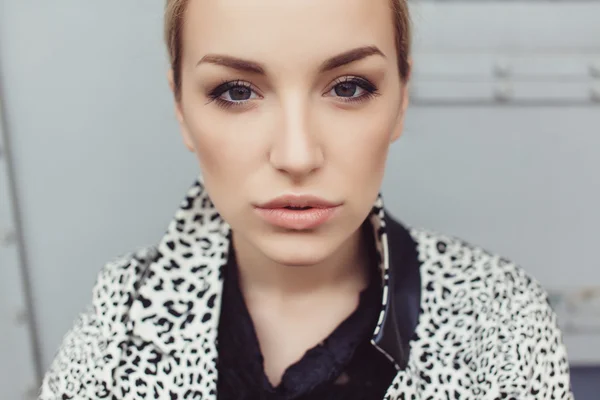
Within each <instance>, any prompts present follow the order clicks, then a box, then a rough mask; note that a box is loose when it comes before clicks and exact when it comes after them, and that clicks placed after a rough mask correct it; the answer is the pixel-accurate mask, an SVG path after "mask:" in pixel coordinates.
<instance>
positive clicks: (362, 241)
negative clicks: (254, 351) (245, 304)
mask: <svg viewBox="0 0 600 400" xmlns="http://www.w3.org/2000/svg"><path fill="white" fill-rule="evenodd" d="M367 234H371V235H372V232H370V226H367V227H366V229H365V228H364V224H363V227H361V228H359V229H357V230H356V232H354V233H353V234H352V235H351V236H350V237H349V238H348V239H347V240H346V241H345V242H344V243H343V244H342V245H341V246H340V247H339V248H338V249H337V250H336V251H335V252H334V253H333V254H331V255H330V256H329V257H328V258H326V259H325V260H323V261H321V262H319V263H316V264H312V265H308V266H290V265H285V264H281V263H278V262H276V261H273V260H271V259H269V258H268V257H266V256H265V255H264V254H263V253H262V252H260V251H259V250H258V249H256V247H254V246H252V245H251V244H250V243H248V242H247V241H245V240H243V239H242V238H239V237H237V236H236V235H235V234H234V235H233V246H234V249H235V254H236V262H237V266H238V271H239V277H240V286H241V289H242V292H244V293H245V294H249V293H255V292H257V291H259V292H261V293H264V294H272V295H275V296H302V295H305V294H313V293H315V292H319V291H329V290H331V289H335V290H336V291H337V290H341V291H347V290H348V291H352V292H360V291H362V290H364V289H365V288H366V287H367V285H368V283H369V282H368V281H369V264H370V258H369V250H368V249H367V242H368V241H367V240H366V237H365V235H367Z"/></svg>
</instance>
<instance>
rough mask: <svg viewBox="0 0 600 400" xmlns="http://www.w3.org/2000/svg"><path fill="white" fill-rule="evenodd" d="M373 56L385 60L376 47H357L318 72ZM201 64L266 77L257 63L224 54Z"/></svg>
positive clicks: (263, 70)
mask: <svg viewBox="0 0 600 400" xmlns="http://www.w3.org/2000/svg"><path fill="white" fill-rule="evenodd" d="M374 55H380V56H381V57H383V58H386V57H385V55H384V54H383V52H382V51H381V50H379V48H377V47H376V46H363V47H357V48H355V49H352V50H348V51H345V52H343V53H340V54H338V55H336V56H333V57H331V58H329V59H327V60H325V61H324V62H323V63H322V64H321V66H320V68H319V72H320V73H323V72H328V71H331V70H334V69H336V68H339V67H341V66H344V65H348V64H351V63H353V62H356V61H359V60H362V59H364V58H367V57H370V56H374ZM202 63H209V64H215V65H221V66H223V67H227V68H231V69H235V70H238V71H243V72H250V73H253V74H259V75H266V73H265V70H266V69H265V67H264V66H263V65H262V64H260V63H257V62H255V61H250V60H244V59H242V58H237V57H232V56H228V55H224V54H207V55H205V56H204V57H202V59H200V61H198V63H197V64H196V66H198V65H200V64H202Z"/></svg>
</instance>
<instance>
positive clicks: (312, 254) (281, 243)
mask: <svg viewBox="0 0 600 400" xmlns="http://www.w3.org/2000/svg"><path fill="white" fill-rule="evenodd" d="M290 236H293V237H290V238H265V239H267V240H265V242H263V243H256V245H257V246H258V248H260V249H261V251H262V253H263V254H264V255H265V256H266V257H267V258H269V259H271V260H273V261H274V262H276V263H278V264H282V265H287V266H290V267H310V266H312V265H316V264H319V263H322V262H323V261H325V260H327V259H328V258H329V257H330V256H331V255H333V253H335V251H336V250H337V248H338V247H339V243H337V241H335V240H332V239H333V238H331V237H330V238H327V239H324V238H322V237H317V236H311V235H310V234H309V235H305V237H301V236H300V237H298V236H296V235H290ZM270 239H271V240H270Z"/></svg>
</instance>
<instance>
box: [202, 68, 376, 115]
mask: <svg viewBox="0 0 600 400" xmlns="http://www.w3.org/2000/svg"><path fill="white" fill-rule="evenodd" d="M343 83H353V84H355V85H357V86H358V87H359V88H361V89H363V90H364V91H365V93H363V94H362V95H360V96H358V97H341V96H339V97H340V98H342V99H343V100H342V101H344V102H345V103H360V102H364V101H367V100H369V99H371V98H373V97H375V96H377V95H379V91H378V90H377V87H376V86H375V85H373V84H372V83H371V82H370V81H369V80H368V79H366V78H362V77H359V76H344V77H340V78H337V79H336V80H335V81H334V83H333V85H332V86H331V88H330V89H329V90H328V92H330V91H331V90H333V89H334V88H335V87H336V86H337V85H340V84H343ZM237 87H243V88H246V89H248V90H251V91H254V89H253V85H252V84H250V83H248V82H245V81H241V80H234V81H224V82H222V83H221V84H220V85H218V86H217V87H216V88H214V89H213V90H211V91H210V93H209V94H208V97H209V98H210V101H209V103H210V102H212V101H215V102H216V103H217V105H218V106H219V107H222V108H225V109H228V108H231V107H241V106H244V105H246V103H247V102H248V101H250V100H240V101H229V100H224V99H222V98H221V96H222V95H223V93H226V92H227V91H229V90H231V89H234V88H237Z"/></svg>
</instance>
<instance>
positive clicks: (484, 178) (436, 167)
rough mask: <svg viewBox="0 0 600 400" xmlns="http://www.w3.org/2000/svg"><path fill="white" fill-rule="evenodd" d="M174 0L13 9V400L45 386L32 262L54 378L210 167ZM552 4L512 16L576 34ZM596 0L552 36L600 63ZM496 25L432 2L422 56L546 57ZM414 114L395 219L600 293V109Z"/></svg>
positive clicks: (586, 357) (595, 349) (18, 5)
mask: <svg viewBox="0 0 600 400" xmlns="http://www.w3.org/2000/svg"><path fill="white" fill-rule="evenodd" d="M162 4H163V2H162V1H160V0H154V1H151V2H149V1H147V0H144V1H142V0H130V1H123V0H119V1H117V0H103V1H96V2H81V1H75V0H60V1H58V0H56V1H53V2H47V1H41V0H37V1H35V0H24V1H15V0H12V1H11V0H0V74H1V75H0V83H1V84H2V91H1V92H0V95H2V100H3V103H4V117H5V122H6V123H5V128H6V133H8V135H9V136H10V139H11V143H10V144H11V154H12V155H13V157H12V161H13V167H14V172H15V178H16V195H17V196H18V200H19V202H18V205H19V206H20V210H21V214H20V215H21V219H22V233H23V238H24V240H23V245H24V249H25V254H26V257H24V258H26V259H23V260H21V259H20V258H19V254H18V251H17V248H16V247H11V246H5V247H0V262H1V266H2V268H1V269H0V282H1V284H0V285H1V286H0V290H1V292H0V293H1V294H0V320H1V321H3V322H2V325H1V326H0V334H1V335H2V336H1V337H2V339H3V340H2V341H0V351H1V352H2V353H1V354H2V356H1V358H0V388H2V389H0V397H1V398H3V399H4V398H6V399H21V398H23V399H24V398H26V397H24V396H26V394H25V393H26V392H25V391H26V390H27V389H28V388H30V387H32V386H34V387H35V385H36V382H35V380H36V377H35V366H34V363H32V362H31V359H32V351H31V346H30V338H29V337H28V336H27V334H28V333H27V331H26V329H25V327H24V325H23V324H18V323H13V321H15V318H17V317H18V314H19V312H20V311H22V310H23V307H24V304H25V303H26V293H24V292H23V289H22V286H21V285H20V283H19V282H20V279H21V275H20V273H19V265H21V264H22V263H24V264H26V266H27V267H28V268H29V271H30V273H31V289H32V297H33V302H34V306H35V307H34V310H35V316H36V321H35V322H36V325H37V332H36V333H37V337H38V338H39V341H40V350H41V360H40V365H41V368H42V369H45V368H46V367H47V365H48V364H49V362H50V360H51V359H52V356H53V354H54V351H55V350H56V348H57V346H58V345H59V343H60V340H61V337H62V335H63V334H64V333H65V331H66V330H67V329H68V327H69V326H70V324H71V322H72V320H73V318H74V317H75V316H76V314H77V313H78V312H79V311H80V310H81V309H82V308H83V306H84V305H85V304H86V303H87V301H89V299H90V288H91V286H92V284H93V281H94V279H95V276H96V274H97V272H98V270H99V269H100V268H101V266H102V265H103V264H104V263H105V262H106V261H107V260H110V259H112V258H114V257H116V256H117V255H119V254H121V253H123V252H126V251H129V250H132V249H135V248H137V247H140V246H143V245H145V244H150V243H153V242H155V241H156V240H158V238H159V237H160V236H161V234H162V232H163V231H164V229H165V228H166V225H167V223H168V221H169V219H170V218H171V216H172V214H173V212H174V211H175V209H176V208H177V207H178V204H179V201H180V199H181V197H182V195H183V193H184V191H185V190H186V188H187V187H188V185H189V184H190V183H191V182H192V181H193V179H194V178H195V176H196V174H197V171H198V169H197V166H196V162H195V160H194V159H193V157H192V156H191V155H190V154H189V153H188V152H187V151H185V150H184V147H183V146H182V145H181V143H180V138H179V133H178V130H177V127H176V123H175V120H174V117H173V112H172V105H171V99H170V97H169V93H168V88H167V85H166V79H165V71H166V65H167V63H166V59H165V57H164V51H163V48H162V42H161V40H162V37H161V34H162V32H161V24H162V21H161V11H162ZM596 4H598V3H596ZM440 7H441V6H440ZM460 7H472V8H469V10H476V6H475V5H468V3H465V4H463V5H461V6H460ZM543 7H545V8H543V9H540V12H537V13H523V12H522V10H513V11H512V13H513V16H514V15H520V16H521V17H522V18H523V20H524V21H526V20H527V18H529V20H533V19H535V18H538V19H539V20H538V22H537V23H538V25H537V26H538V28H540V29H542V28H543V26H544V24H546V25H548V26H549V27H552V26H554V25H553V24H552V23H550V22H548V19H549V18H550V21H551V22H554V23H558V21H559V20H560V18H559V17H560V16H562V18H563V19H562V20H561V21H562V22H563V24H567V25H568V23H569V22H568V21H567V22H566V23H565V22H564V16H565V15H567V16H568V15H569V12H568V10H567V11H565V9H562V10H555V11H552V9H551V8H550V7H553V5H548V4H547V5H545V6H543ZM586 7H590V8H589V9H587V10H584V9H580V10H579V11H576V12H574V13H575V14H573V15H574V16H573V19H572V21H571V23H572V24H573V28H574V30H575V33H580V36H581V37H577V38H571V39H570V40H567V39H565V38H564V37H563V36H560V35H557V37H556V38H553V37H550V38H547V39H553V40H555V41H558V44H559V45H562V46H563V47H564V46H569V45H577V46H579V47H580V48H582V49H583V48H584V49H586V51H587V52H590V51H598V55H599V56H598V58H599V59H600V34H598V35H593V34H592V35H590V33H595V32H590V31H589V30H587V29H588V28H585V29H584V27H587V26H588V25H585V23H586V21H588V20H590V18H589V15H599V16H600V7H598V6H595V5H593V3H589V4H588V5H587V6H586ZM594 7H595V8H594ZM500 10H507V9H506V8H502V9H500ZM442 11H443V12H442ZM509 11H510V10H509ZM509 11H498V12H507V13H509V14H510V12H509ZM453 13H454V14H453ZM553 13H554V14H553ZM594 13H596V14H594ZM444 15H446V16H447V17H443V16H444ZM453 15H454V16H453ZM487 15H488V12H487V11H485V10H482V9H480V10H479V11H477V10H476V11H475V12H474V13H473V12H468V13H466V12H465V9H463V10H462V11H461V10H460V9H457V8H452V9H446V10H441V9H440V8H427V7H423V8H418V9H416V10H415V23H416V24H417V26H418V28H419V29H418V35H417V38H416V40H417V50H419V51H421V50H422V51H430V52H431V51H436V50H435V49H440V48H444V49H446V48H451V47H452V44H453V43H461V44H464V43H467V42H465V40H467V39H465V38H467V37H469V36H470V37H471V39H470V40H472V41H473V43H471V45H472V49H476V48H481V47H482V46H485V43H492V44H493V45H494V46H499V47H502V46H503V45H504V44H506V43H507V42H511V43H515V42H518V41H519V40H520V41H521V42H523V41H525V42H528V43H527V44H528V45H530V46H535V45H537V46H538V48H541V47H543V44H539V43H538V44H536V43H533V42H532V43H529V42H531V40H532V39H531V38H532V35H529V34H526V33H527V32H521V35H522V36H518V35H517V36H516V37H512V38H511V35H512V34H510V33H506V32H505V33H504V34H502V35H501V33H502V32H501V30H500V29H501V27H498V26H496V27H495V26H493V25H494V24H491V23H490V24H481V21H480V20H481V19H482V18H487ZM540 15H541V16H540ZM553 15H554V17H553ZM461 16H462V17H461ZM465 16H467V17H465ZM525 16H528V17H527V18H526V17H525ZM536 16H537V17H536ZM461 18H470V19H469V21H479V25H477V24H476V25H477V26H475V25H474V26H473V27H472V28H473V29H478V32H479V31H480V32H487V33H485V34H481V35H472V33H471V32H472V31H469V30H468V29H466V28H465V25H466V24H463V23H461V24H457V23H456V21H462V20H461ZM590 21H593V20H590ZM444 23H445V24H446V25H444ZM576 23H579V24H581V26H580V28H579V30H577V25H576ZM526 25H527V24H526V23H525V22H523V26H526ZM567 28H568V26H567V27H565V30H564V31H563V32H565V31H566V32H569V31H571V32H572V31H573V29H567ZM444 29H445V30H444ZM523 29H524V30H526V29H525V28H523ZM529 29H532V28H529ZM590 29H593V28H590ZM505 31H506V30H505ZM549 31H552V32H554V31H555V30H554V29H550V30H549ZM448 32H450V33H448ZM513 33H514V32H513ZM452 35H454V36H452ZM486 36H487V39H485V37H486ZM559 36H560V37H559ZM498 37H500V38H502V40H504V42H503V41H502V40H500V39H498ZM533 37H535V33H534V34H533ZM452 38H453V39H452ZM561 40H562V43H561V42H560V41H561ZM555 45H557V43H556V42H555ZM593 54H596V53H593ZM417 65H418V58H417ZM409 115H410V116H409V120H408V122H407V128H406V132H405V135H404V137H403V138H402V140H400V141H399V142H398V143H397V144H396V145H395V147H394V148H393V150H392V154H391V157H390V160H389V169H388V171H389V172H388V174H387V176H386V179H385V183H384V195H385V197H386V203H387V205H388V207H389V208H390V209H391V211H392V212H393V213H394V214H395V215H397V216H398V217H400V218H401V219H402V220H404V221H405V222H407V223H410V224H413V225H420V226H425V227H428V228H431V229H436V230H439V231H443V232H445V233H451V234H455V235H457V236H461V237H463V238H465V239H467V240H471V241H473V242H475V243H477V244H481V245H483V246H485V247H488V248H490V249H493V250H495V251H497V252H500V253H503V254H505V255H506V256H508V257H510V258H513V259H515V260H516V261H518V262H520V263H521V264H523V265H524V266H525V267H526V269H527V270H528V271H530V272H531V273H532V274H533V275H534V276H535V277H536V278H538V279H539V280H540V281H541V282H542V283H543V284H544V285H545V286H546V287H548V288H551V289H557V290H565V289H568V290H571V289H572V290H576V289H578V288H579V287H582V286H590V285H596V286H598V285H600V272H599V271H600V269H599V268H598V267H599V266H598V265H597V264H598V261H597V257H596V254H595V251H596V246H595V244H596V243H595V241H596V239H597V237H598V234H597V232H598V226H600V213H599V212H598V210H597V209H596V207H597V204H600V187H599V186H600V185H598V178H597V173H598V171H600V157H598V150H597V149H598V148H600V135H599V133H600V129H599V128H598V127H599V126H600V108H599V107H597V106H595V107H594V106H592V105H585V106H582V105H573V106H562V107H557V106H552V107H539V106H533V107H511V106H501V107H497V106H493V105H492V106H485V107H465V106H462V107H456V106H452V107H448V106H433V105H427V106H425V105H421V106H414V107H412V108H411V110H410V113H409ZM0 162H1V160H0ZM2 168H4V169H2ZM5 169H6V168H5V167H3V166H2V164H1V163H0V190H4V191H5V192H4V193H3V192H0V201H1V202H2V203H0V204H2V206H3V207H0V212H2V213H3V214H0V216H1V217H2V220H0V232H1V231H2V229H4V228H5V226H8V225H11V224H13V222H9V221H12V219H11V214H14V212H13V211H14V207H12V206H11V205H9V201H8V200H7V196H6V195H5V193H6V191H7V190H8V189H7V187H8V186H7V185H6V182H7V174H6V173H5V172H6V171H5ZM1 224H4V226H3V225H1ZM17 319H18V318H17ZM567 341H568V343H567V344H568V346H569V352H570V355H571V357H572V360H571V361H572V364H573V365H574V366H582V368H583V366H590V365H594V364H596V365H600V353H599V352H600V335H599V334H593V333H581V334H577V335H575V334H573V335H569V336H568V337H567ZM598 377H600V369H595V368H587V369H581V370H578V369H577V368H574V379H573V381H574V383H575V384H576V390H577V391H578V392H576V394H577V398H578V399H583V400H585V399H595V398H597V393H598V389H600V388H599V387H598V383H597V382H598ZM594 396H596V397H594Z"/></svg>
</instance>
